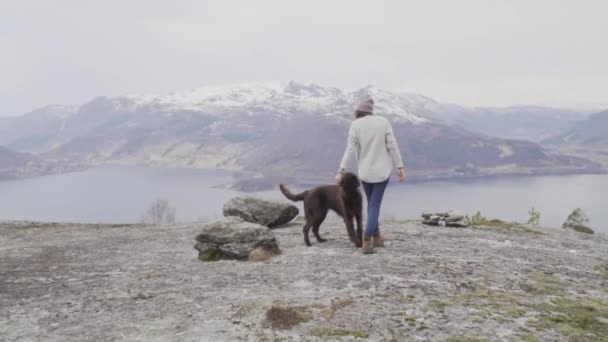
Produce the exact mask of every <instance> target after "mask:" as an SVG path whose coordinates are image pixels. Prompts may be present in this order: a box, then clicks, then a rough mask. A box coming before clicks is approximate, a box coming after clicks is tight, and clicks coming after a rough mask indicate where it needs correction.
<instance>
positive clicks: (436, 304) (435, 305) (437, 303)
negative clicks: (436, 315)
mask: <svg viewBox="0 0 608 342" xmlns="http://www.w3.org/2000/svg"><path fill="white" fill-rule="evenodd" d="M447 306H449V303H448V302H445V301H441V300H438V299H433V300H431V301H430V302H429V303H428V304H427V305H426V310H428V311H434V312H440V313H443V311H444V310H445V308H446V307H447Z"/></svg>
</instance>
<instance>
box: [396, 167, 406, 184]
mask: <svg viewBox="0 0 608 342" xmlns="http://www.w3.org/2000/svg"><path fill="white" fill-rule="evenodd" d="M397 176H398V177H399V181H400V182H403V181H404V180H405V177H406V176H405V169H404V168H400V169H399V170H397Z"/></svg>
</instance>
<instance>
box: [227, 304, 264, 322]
mask: <svg viewBox="0 0 608 342" xmlns="http://www.w3.org/2000/svg"><path fill="white" fill-rule="evenodd" d="M263 306H264V305H263V304H261V303H257V302H245V303H239V304H237V305H235V306H233V308H234V307H235V308H236V310H235V312H234V313H233V314H232V317H233V318H236V319H242V318H244V317H247V316H249V315H251V314H253V313H254V312H255V311H257V310H259V309H261V308H263Z"/></svg>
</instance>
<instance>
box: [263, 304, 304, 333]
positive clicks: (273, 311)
mask: <svg viewBox="0 0 608 342" xmlns="http://www.w3.org/2000/svg"><path fill="white" fill-rule="evenodd" d="M310 319H312V315H311V314H310V313H309V312H307V311H302V310H301V309H300V310H299V309H298V308H295V307H280V306H271V307H270V309H268V311H266V319H265V323H266V324H268V325H269V326H270V327H272V328H274V329H291V328H293V327H294V326H296V325H298V324H300V323H301V322H306V321H309V320H310Z"/></svg>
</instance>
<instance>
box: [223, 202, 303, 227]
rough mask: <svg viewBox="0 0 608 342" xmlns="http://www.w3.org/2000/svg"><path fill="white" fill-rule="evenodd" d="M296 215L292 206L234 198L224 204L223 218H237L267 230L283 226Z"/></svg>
mask: <svg viewBox="0 0 608 342" xmlns="http://www.w3.org/2000/svg"><path fill="white" fill-rule="evenodd" d="M298 213H299V210H298V208H297V207H296V206H294V205H291V204H286V203H281V202H274V201H267V200H263V199H259V198H254V197H235V198H233V199H231V200H230V201H228V202H227V203H226V204H224V216H226V217H229V216H237V217H240V218H242V219H243V220H245V221H247V222H252V223H257V224H261V225H263V226H266V227H268V228H275V227H277V226H281V225H284V224H286V223H288V222H290V221H291V220H293V219H294V218H295V217H296V216H298Z"/></svg>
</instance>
